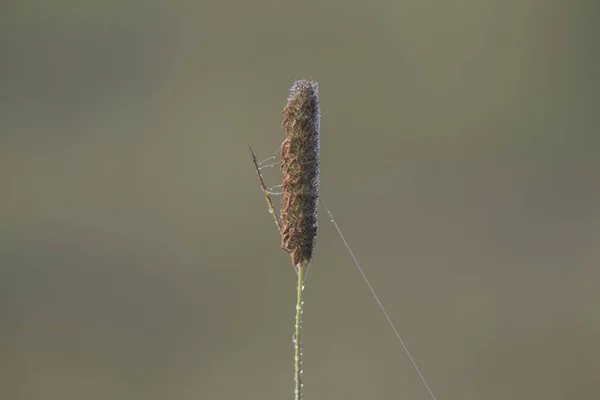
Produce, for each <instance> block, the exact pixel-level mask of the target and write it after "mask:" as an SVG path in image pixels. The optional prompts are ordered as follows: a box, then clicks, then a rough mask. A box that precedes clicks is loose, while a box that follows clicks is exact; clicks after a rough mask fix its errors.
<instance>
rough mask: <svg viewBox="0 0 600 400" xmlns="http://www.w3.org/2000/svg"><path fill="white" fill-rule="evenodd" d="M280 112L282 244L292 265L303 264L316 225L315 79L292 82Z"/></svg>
mask: <svg viewBox="0 0 600 400" xmlns="http://www.w3.org/2000/svg"><path fill="white" fill-rule="evenodd" d="M282 113H283V114H284V118H283V123H282V127H283V128H284V129H285V134H286V137H285V140H284V141H283V144H282V146H281V161H282V164H281V168H282V170H283V183H282V189H283V200H282V203H283V204H282V207H281V222H282V243H281V248H282V249H283V250H285V251H287V252H289V253H291V255H292V262H293V263H294V265H297V266H305V265H307V264H308V262H309V261H310V260H311V258H312V254H313V250H314V247H315V239H316V236H317V229H318V223H317V210H318V203H319V129H320V126H319V125H320V108H319V87H318V84H317V82H315V81H311V80H299V81H296V82H294V85H293V86H292V88H291V89H290V95H289V97H288V101H287V105H286V106H285V108H284V109H283V112H282Z"/></svg>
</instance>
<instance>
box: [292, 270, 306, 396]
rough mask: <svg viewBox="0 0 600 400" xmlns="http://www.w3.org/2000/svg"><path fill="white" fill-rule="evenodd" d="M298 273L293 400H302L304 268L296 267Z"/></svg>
mask: <svg viewBox="0 0 600 400" xmlns="http://www.w3.org/2000/svg"><path fill="white" fill-rule="evenodd" d="M297 272H298V288H297V289H298V298H297V302H296V332H295V333H294V382H295V387H294V400H302V338H301V335H300V330H301V329H302V311H303V310H302V308H303V305H304V300H302V293H303V291H304V266H303V265H302V264H298V265H297Z"/></svg>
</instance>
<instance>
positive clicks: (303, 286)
mask: <svg viewBox="0 0 600 400" xmlns="http://www.w3.org/2000/svg"><path fill="white" fill-rule="evenodd" d="M305 287H306V285H302V291H303V292H304V288H305ZM302 303H303V304H304V302H302Z"/></svg>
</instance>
